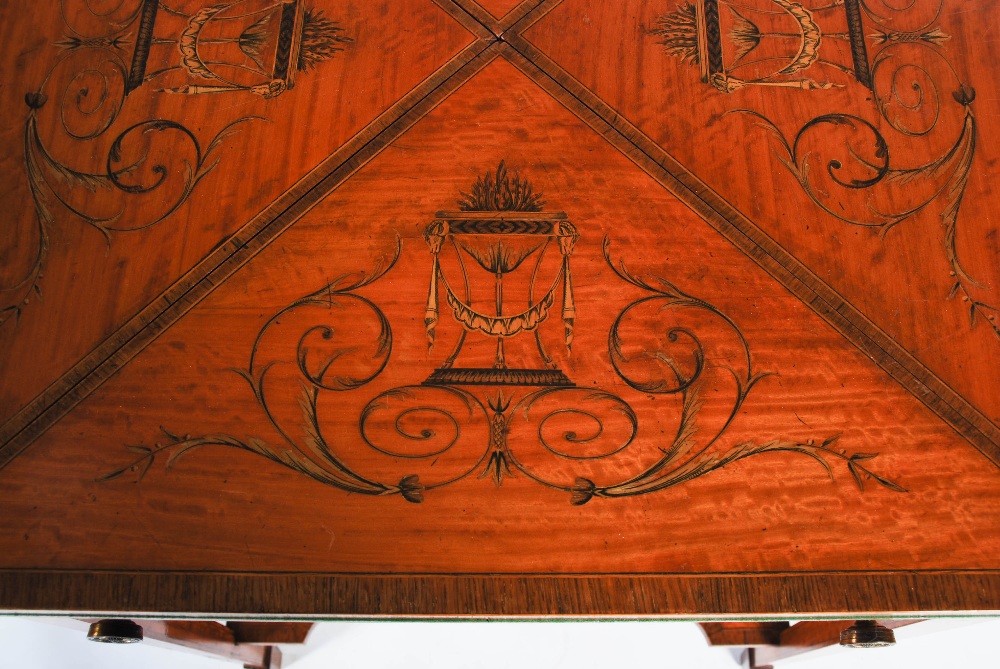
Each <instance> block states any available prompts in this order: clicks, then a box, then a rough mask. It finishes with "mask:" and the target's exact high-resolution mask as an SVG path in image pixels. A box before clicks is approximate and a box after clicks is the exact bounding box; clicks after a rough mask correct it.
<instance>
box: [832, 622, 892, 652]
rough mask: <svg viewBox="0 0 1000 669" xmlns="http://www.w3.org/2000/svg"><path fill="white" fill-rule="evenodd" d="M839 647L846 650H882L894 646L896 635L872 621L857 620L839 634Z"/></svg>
mask: <svg viewBox="0 0 1000 669" xmlns="http://www.w3.org/2000/svg"><path fill="white" fill-rule="evenodd" d="M840 645H841V646H847V647H848V648H882V647H885V646H895V645H896V635H895V634H893V633H892V630H891V629H889V628H888V627H885V626H884V625H879V624H878V623H877V622H875V621H874V620H858V621H856V622H855V623H854V624H853V625H851V626H850V627H848V628H847V629H846V630H844V631H842V632H841V633H840Z"/></svg>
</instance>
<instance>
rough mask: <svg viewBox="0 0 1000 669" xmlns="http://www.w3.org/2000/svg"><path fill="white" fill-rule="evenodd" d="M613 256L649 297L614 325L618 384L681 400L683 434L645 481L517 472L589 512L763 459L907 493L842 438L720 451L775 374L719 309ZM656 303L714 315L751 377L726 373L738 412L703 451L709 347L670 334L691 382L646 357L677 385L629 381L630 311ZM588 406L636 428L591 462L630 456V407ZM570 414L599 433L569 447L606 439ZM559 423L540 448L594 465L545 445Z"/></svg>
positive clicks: (664, 359)
mask: <svg viewBox="0 0 1000 669" xmlns="http://www.w3.org/2000/svg"><path fill="white" fill-rule="evenodd" d="M610 248H611V243H610V240H609V238H607V237H605V239H604V247H603V250H604V258H605V261H606V262H607V264H608V265H609V266H610V267H611V269H612V270H613V271H614V273H615V274H616V275H617V276H618V277H619V278H620V279H621V280H623V281H625V282H626V283H629V284H631V285H633V286H635V287H637V288H640V289H642V290H643V291H645V292H647V293H650V294H649V295H647V296H645V297H642V298H639V299H638V300H635V301H634V302H632V303H631V304H629V305H628V306H626V307H625V308H624V309H623V310H622V312H621V313H620V314H619V316H618V318H617V319H616V320H615V323H614V325H613V326H612V328H611V331H610V332H609V335H608V350H609V354H610V358H611V361H612V364H613V366H614V368H615V371H616V372H617V374H618V376H619V377H620V378H621V379H622V380H623V381H624V382H625V383H627V384H628V385H629V386H631V387H632V388H634V389H636V390H639V391H641V392H644V393H648V394H664V395H671V394H679V395H681V398H682V400H681V417H680V421H679V424H678V427H677V430H676V432H675V433H674V437H673V440H672V441H671V442H670V443H669V445H667V446H666V447H661V448H660V451H661V453H662V455H661V456H660V457H659V458H658V459H657V460H656V461H655V462H654V463H652V464H651V465H649V466H648V467H647V468H646V469H644V470H643V471H642V472H640V473H639V474H638V475H636V476H633V477H631V478H629V479H627V480H625V481H622V482H619V483H615V484H611V485H598V484H596V483H595V482H594V481H592V480H591V479H588V478H585V477H578V478H577V479H576V480H575V482H574V483H573V484H572V485H565V484H559V483H556V482H552V481H548V480H545V479H543V478H542V477H540V476H538V475H536V474H534V473H532V472H531V471H530V470H529V469H528V468H527V467H525V466H524V465H523V464H521V463H520V462H519V461H518V460H517V458H516V457H513V456H512V455H508V459H509V460H510V462H511V463H512V464H513V466H514V467H515V468H516V469H517V470H518V471H520V472H522V473H524V474H525V475H527V476H528V477H529V478H531V479H533V480H535V481H536V482H538V483H541V484H543V485H546V486H548V487H551V488H556V489H559V490H563V491H565V492H569V493H570V494H571V500H570V501H571V503H572V504H575V505H582V504H586V503H587V502H588V501H590V500H591V499H592V498H594V497H604V498H615V497H629V496H635V495H643V494H648V493H653V492H657V491H660V490H665V489H667V488H670V487H673V486H676V485H679V484H681V483H685V482H687V481H691V480H693V479H695V478H698V477H700V476H704V475H705V474H708V473H710V472H713V471H716V470H718V469H721V468H723V467H725V466H726V465H729V464H731V463H733V462H736V461H738V460H744V459H746V458H750V457H753V456H756V455H761V454H764V453H775V452H790V453H799V454H801V455H805V456H807V457H810V458H812V459H814V460H816V461H817V462H818V463H819V464H820V465H822V466H823V468H824V469H825V470H826V472H827V473H828V474H829V475H830V477H831V479H832V478H833V470H832V469H831V467H830V465H829V463H828V462H827V460H828V459H833V460H841V461H843V462H845V463H846V465H847V468H848V471H850V473H851V475H852V477H853V478H854V480H855V482H856V483H857V485H858V487H859V489H861V490H864V483H865V481H868V480H871V481H875V482H876V483H878V484H879V485H882V486H884V487H886V488H888V489H890V490H893V491H895V492H907V490H906V489H905V488H903V487H902V486H900V485H899V484H897V483H894V482H893V481H891V480H889V479H888V478H886V477H884V476H881V475H879V474H877V473H875V472H874V471H872V470H871V469H870V468H869V467H867V466H866V465H865V464H864V463H865V461H867V460H870V459H872V458H874V457H877V454H873V453H854V454H848V453H847V452H846V451H838V450H835V449H834V448H833V445H834V444H835V443H836V442H837V440H838V439H839V438H840V435H839V434H838V435H833V436H830V437H828V438H826V439H824V440H823V441H822V442H820V443H816V441H815V440H812V439H810V440H807V441H804V442H794V441H786V440H780V439H774V440H770V441H767V442H765V443H761V444H755V443H754V442H752V441H744V442H740V443H738V444H736V445H733V446H731V447H729V448H728V449H725V448H723V449H720V448H718V446H717V444H718V442H719V441H720V439H721V438H722V437H723V435H724V434H725V432H726V431H727V429H728V428H729V426H730V425H731V424H732V422H733V420H734V419H735V418H736V416H737V415H738V413H739V411H740V409H741V407H742V406H743V403H744V401H745V400H746V398H747V396H748V395H749V394H750V392H751V390H752V389H753V388H754V386H755V385H756V384H757V383H758V382H759V381H761V380H762V379H764V378H766V377H767V376H770V374H769V373H767V372H755V371H754V368H753V362H752V359H751V355H750V348H749V344H748V343H747V340H746V338H745V337H744V336H743V333H742V332H740V330H739V328H738V327H737V325H736V323H735V322H734V321H733V320H732V319H731V318H730V317H729V316H727V315H726V314H725V313H723V312H722V311H720V310H719V309H718V308H717V307H715V306H714V305H712V304H710V303H708V302H705V301H704V300H701V299H699V298H696V297H693V296H691V295H689V294H687V293H685V292H683V291H682V290H680V288H678V287H677V286H676V285H674V284H673V283H671V282H670V281H668V280H666V279H664V278H662V277H653V278H652V280H651V281H650V280H646V279H643V278H640V277H637V276H635V275H634V274H632V273H631V272H630V271H629V270H628V268H627V267H626V266H625V263H624V261H619V262H618V263H617V264H616V263H615V262H614V261H613V260H612V258H611V254H610ZM650 303H658V304H659V305H660V306H661V310H675V309H693V310H699V311H704V312H706V313H708V314H711V315H712V316H713V317H715V318H716V319H718V320H720V321H721V322H723V323H724V324H725V326H726V327H727V328H729V329H730V330H731V331H732V332H733V333H734V334H735V335H736V337H737V338H738V340H739V342H740V345H741V348H742V357H743V361H744V364H745V369H743V370H740V371H737V370H734V369H731V368H726V369H728V371H729V372H730V373H731V374H732V377H733V379H734V381H735V385H736V393H735V398H734V400H733V405H732V409H731V410H730V411H729V414H728V416H727V417H726V418H725V420H724V421H723V422H722V424H721V427H719V428H718V429H717V430H715V431H714V433H713V435H712V436H711V437H710V438H708V439H707V440H705V441H704V442H703V443H699V442H698V440H697V439H696V433H697V427H696V422H697V419H698V416H699V413H700V412H701V410H702V403H701V399H700V397H699V390H700V385H701V382H702V377H703V374H704V373H705V371H706V362H705V353H704V346H703V344H702V342H701V341H700V340H699V339H698V336H697V335H696V334H695V333H694V332H692V331H691V330H689V329H686V328H682V327H672V328H670V329H669V330H668V331H667V339H668V341H670V342H677V341H678V340H679V339H680V338H681V337H685V338H687V339H688V340H689V341H690V342H691V343H692V344H693V345H694V347H695V348H694V352H693V358H694V360H693V372H692V373H690V374H685V373H684V372H683V371H682V369H681V366H680V365H679V364H678V363H677V362H675V361H674V360H673V359H671V358H669V357H668V356H666V355H665V354H664V353H663V352H653V353H650V352H643V353H642V356H643V357H645V358H647V359H649V360H656V361H659V362H661V363H664V364H665V366H666V367H667V368H668V369H669V370H670V371H671V373H672V374H673V377H674V378H672V379H657V380H655V381H651V382H650V381H645V382H643V381H638V380H636V379H634V378H632V377H630V376H629V375H628V372H627V371H626V370H625V369H623V364H624V363H627V362H630V359H629V358H628V357H627V356H626V355H625V353H624V352H623V339H622V335H621V333H620V332H619V329H620V327H621V323H622V321H623V319H624V318H625V317H626V315H627V314H628V313H629V312H630V311H632V310H634V309H636V308H639V307H641V306H642V305H646V304H650ZM574 391H576V392H579V390H577V389H563V388H554V389H546V390H542V391H538V392H535V393H532V394H530V395H528V396H527V397H526V398H524V399H523V400H522V401H521V403H520V405H519V407H518V408H523V412H524V415H525V418H527V417H528V412H529V411H530V409H531V407H532V405H533V404H534V403H535V402H537V400H538V399H540V398H541V397H543V396H545V395H552V394H556V393H567V392H574ZM589 399H598V400H604V401H610V402H612V403H617V404H618V406H617V407H616V411H617V412H618V413H620V414H621V415H623V416H624V417H625V418H626V420H628V421H629V422H630V424H631V428H630V430H629V431H628V437H627V440H626V441H625V442H624V444H623V445H621V446H620V447H618V448H617V449H615V450H613V451H611V452H608V453H603V454H601V455H598V456H594V457H592V458H590V459H597V458H603V457H609V456H611V455H614V454H616V453H618V452H620V451H621V450H624V449H625V448H626V447H627V446H629V445H630V444H631V443H632V441H633V439H634V438H635V436H636V433H637V430H638V421H637V418H636V416H635V413H634V412H633V410H632V409H631V407H629V405H628V404H627V403H625V402H624V400H622V399H621V398H619V397H617V396H616V395H613V394H611V393H608V392H605V391H598V392H596V393H591V396H590V398H589ZM567 411H570V412H574V413H576V414H578V416H579V417H581V418H589V419H590V421H591V423H593V425H594V427H595V429H594V430H593V432H592V433H591V434H588V435H585V436H583V437H580V436H579V435H578V434H577V432H573V431H568V432H566V433H565V434H564V435H563V438H564V440H565V441H566V442H567V443H576V444H579V443H582V442H587V441H592V440H594V439H596V438H598V437H599V436H600V434H601V432H602V431H603V428H604V425H603V422H602V421H601V419H600V418H599V417H598V415H597V414H591V413H588V412H586V411H585V410H583V409H581V408H579V406H578V405H574V408H572V409H558V410H556V412H554V413H559V412H567ZM515 413H516V409H515V411H512V412H511V414H512V416H513V414H515ZM552 415H553V414H552V413H550V414H548V415H546V416H545V417H543V418H542V419H541V421H539V422H538V426H539V427H538V432H539V440H540V441H541V442H542V444H543V446H544V447H545V448H546V449H548V450H550V451H553V452H554V453H556V454H557V455H561V456H562V457H566V458H572V459H587V458H573V456H568V455H566V454H564V453H560V452H558V451H557V450H556V449H554V448H552V447H551V446H550V445H549V444H547V443H546V442H545V439H544V437H543V435H542V428H543V426H544V424H545V422H546V421H547V420H548V419H550V418H551V417H552Z"/></svg>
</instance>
